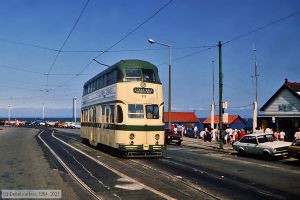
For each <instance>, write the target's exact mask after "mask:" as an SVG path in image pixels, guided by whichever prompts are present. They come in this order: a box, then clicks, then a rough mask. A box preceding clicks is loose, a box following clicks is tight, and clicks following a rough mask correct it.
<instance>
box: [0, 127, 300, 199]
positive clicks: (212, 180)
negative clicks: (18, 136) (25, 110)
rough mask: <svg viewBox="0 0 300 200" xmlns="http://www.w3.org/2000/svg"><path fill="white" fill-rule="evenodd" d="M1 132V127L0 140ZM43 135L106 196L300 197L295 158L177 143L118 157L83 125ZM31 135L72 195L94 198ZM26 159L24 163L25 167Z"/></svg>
mask: <svg viewBox="0 0 300 200" xmlns="http://www.w3.org/2000/svg"><path fill="white" fill-rule="evenodd" d="M28 130H31V132H32V129H28ZM35 133H37V132H35ZM2 137H3V136H2V135H1V131H0V138H1V140H0V141H2ZM40 137H41V138H42V140H44V141H45V142H46V143H47V144H48V145H49V147H51V148H52V149H53V151H54V152H55V153H56V154H57V155H58V156H59V157H60V158H61V159H62V161H63V162H64V163H65V164H66V165H67V166H68V167H69V168H70V169H71V170H72V171H73V172H74V174H75V175H76V176H77V177H78V178H79V179H80V180H82V181H83V182H84V183H85V184H86V185H87V186H88V187H89V188H90V189H91V190H92V191H94V192H95V194H96V196H97V197H98V198H102V199H171V198H173V199H299V198H300V170H299V169H300V162H299V161H297V160H293V159H288V160H274V161H265V160H262V159H257V158H254V157H240V156H237V155H236V154H232V153H224V152H218V151H216V150H215V149H214V150H210V149H208V148H191V147H187V146H180V147H178V146H175V145H174V146H172V145H169V146H168V150H167V151H165V152H164V157H163V158H160V159H124V158H119V157H117V156H114V155H113V154H112V153H111V151H110V149H104V148H101V149H100V150H99V149H97V148H93V147H90V146H87V145H84V144H81V140H80V137H79V130H71V129H58V130H55V132H53V131H51V130H45V131H44V132H43V133H41V134H40ZM32 138H33V137H32V136H31V140H28V141H27V142H31V143H37V142H36V141H38V143H40V144H41V147H42V151H43V152H44V154H41V155H36V157H37V158H39V160H43V161H44V164H47V162H45V157H46V158H47V160H48V168H47V169H48V170H49V171H51V168H52V169H53V168H54V169H56V170H52V171H55V172H56V174H57V175H60V177H68V179H66V178H63V180H64V179H65V180H68V181H67V182H66V181H65V180H64V181H65V183H64V184H66V185H67V187H68V189H69V190H71V192H70V194H74V197H75V198H81V199H82V198H83V197H84V199H93V197H92V196H91V194H89V193H88V192H87V191H86V190H83V189H82V187H81V186H79V184H78V181H75V179H74V178H70V177H71V175H70V173H69V172H67V171H66V170H65V169H64V168H63V167H62V166H61V164H60V163H58V162H57V161H56V159H55V158H54V157H53V156H51V153H50V151H49V149H48V148H45V147H43V146H44V145H42V144H43V143H42V142H41V141H40V139H39V138H38V137H37V140H36V141H35V142H34V141H32ZM19 142H20V141H16V144H17V143H19ZM24 143H25V141H24ZM1 144H2V143H1ZM39 151H40V152H41V150H40V149H39ZM1 152H2V151H1ZM45 155H46V156H45ZM1 164H2V163H1ZM28 164H29V163H24V166H23V167H25V168H26V165H28ZM0 166H1V165H0ZM1 171H2V170H1ZM15 175H16V173H15V174H14V175H13V177H14V176H15ZM58 178H59V177H58ZM0 183H2V182H1V181H0ZM71 183H72V184H71ZM30 184H33V185H34V184H35V182H31V183H28V185H30ZM0 186H1V184H0ZM80 187H81V190H79V189H78V188H80ZM1 188H2V187H1ZM74 188H75V189H74ZM74 190H75V191H76V192H74ZM72 192H73V193H72ZM63 197H65V198H66V196H63ZM66 199H68V198H66Z"/></svg>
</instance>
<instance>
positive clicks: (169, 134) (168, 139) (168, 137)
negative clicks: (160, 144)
mask: <svg viewBox="0 0 300 200" xmlns="http://www.w3.org/2000/svg"><path fill="white" fill-rule="evenodd" d="M182 140H183V139H182V137H181V135H179V134H175V133H174V132H173V131H171V130H170V129H165V143H166V144H171V143H173V144H177V145H178V146H180V145H181V142H182Z"/></svg>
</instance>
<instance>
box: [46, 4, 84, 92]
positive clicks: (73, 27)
mask: <svg viewBox="0 0 300 200" xmlns="http://www.w3.org/2000/svg"><path fill="white" fill-rule="evenodd" d="M89 2H90V0H87V1H86V3H85V4H84V7H83V9H82V10H81V12H80V14H79V16H78V17H77V19H76V21H75V23H74V24H73V26H72V28H71V30H70V32H69V33H68V36H67V38H66V39H65V40H64V42H63V44H62V45H61V47H60V49H59V50H58V52H57V54H56V56H55V58H54V60H53V62H52V64H51V66H50V69H49V71H48V73H47V74H50V72H51V71H52V69H53V67H54V65H55V63H56V61H57V59H58V56H59V55H60V53H61V51H62V49H63V48H64V46H65V45H66V43H67V41H68V39H69V38H70V36H71V35H72V33H73V31H74V29H75V27H76V26H77V24H78V22H79V20H80V18H81V16H82V15H83V13H84V11H85V9H86V7H87V6H88V4H89ZM47 87H48V75H47Z"/></svg>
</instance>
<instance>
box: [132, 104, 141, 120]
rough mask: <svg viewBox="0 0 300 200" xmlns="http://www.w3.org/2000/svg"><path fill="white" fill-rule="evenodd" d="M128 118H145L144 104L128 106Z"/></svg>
mask: <svg viewBox="0 0 300 200" xmlns="http://www.w3.org/2000/svg"><path fill="white" fill-rule="evenodd" d="M128 118H144V106H143V104H128Z"/></svg>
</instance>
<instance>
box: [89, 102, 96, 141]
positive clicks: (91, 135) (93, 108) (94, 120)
mask: <svg viewBox="0 0 300 200" xmlns="http://www.w3.org/2000/svg"><path fill="white" fill-rule="evenodd" d="M91 122H92V124H93V126H92V131H91V133H90V141H92V142H94V141H95V139H96V137H95V136H96V127H95V124H96V107H92V112H91Z"/></svg>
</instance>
